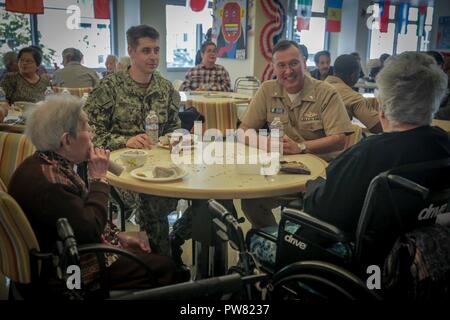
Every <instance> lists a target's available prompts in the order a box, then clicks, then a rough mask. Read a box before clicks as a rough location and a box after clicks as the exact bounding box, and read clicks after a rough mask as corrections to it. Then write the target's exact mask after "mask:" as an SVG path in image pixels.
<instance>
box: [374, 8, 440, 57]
mask: <svg viewBox="0 0 450 320" xmlns="http://www.w3.org/2000/svg"><path fill="white" fill-rule="evenodd" d="M396 8H397V7H396V6H390V8H389V27H388V32H387V33H380V31H379V30H371V32H369V36H370V59H378V58H379V57H380V55H381V54H382V53H389V54H399V53H402V52H404V51H417V50H418V49H419V50H420V51H427V50H429V43H430V31H431V25H432V23H433V7H428V8H427V18H426V21H425V36H423V37H418V36H417V13H418V11H419V9H418V8H414V7H410V8H409V17H408V32H407V33H406V34H404V33H397V31H396V25H397V21H396V17H395V10H396Z"/></svg>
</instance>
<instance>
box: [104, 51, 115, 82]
mask: <svg viewBox="0 0 450 320" xmlns="http://www.w3.org/2000/svg"><path fill="white" fill-rule="evenodd" d="M116 64H117V57H116V56H115V55H113V54H109V55H108V56H107V57H106V61H105V67H106V71H103V72H102V78H105V77H107V76H109V75H110V74H113V73H114V72H115V71H116Z"/></svg>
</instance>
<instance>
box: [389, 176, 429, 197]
mask: <svg viewBox="0 0 450 320" xmlns="http://www.w3.org/2000/svg"><path fill="white" fill-rule="evenodd" d="M387 178H388V180H389V181H390V182H391V183H393V184H395V185H397V186H400V187H403V188H405V189H407V190H409V191H411V192H413V193H416V194H418V195H420V196H421V197H422V198H423V199H426V198H427V197H428V195H429V193H430V190H428V188H425V187H423V186H421V185H420V184H417V183H415V182H413V181H411V180H408V179H406V178H403V177H401V176H398V175H395V174H389V175H388V176H387Z"/></svg>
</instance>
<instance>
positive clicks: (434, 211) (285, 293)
mask: <svg viewBox="0 0 450 320" xmlns="http://www.w3.org/2000/svg"><path fill="white" fill-rule="evenodd" d="M449 201H450V159H443V160H437V161H430V162H424V163H417V164H410V165H406V166H402V167H399V168H395V169H392V170H389V171H386V172H383V173H381V174H379V175H378V176H376V177H375V178H374V179H373V180H372V181H371V183H370V185H369V188H368V191H367V194H366V197H365V201H364V204H363V207H362V211H361V215H360V218H359V221H358V225H357V229H356V233H355V234H354V235H351V234H346V233H345V232H343V231H341V230H339V228H337V227H336V226H333V225H331V224H328V223H326V222H324V221H321V220H319V219H317V218H315V217H313V216H311V215H309V214H307V213H304V212H302V211H301V210H299V209H298V208H291V207H289V205H288V206H287V207H286V208H284V209H283V211H282V216H281V221H280V224H279V228H278V230H275V231H274V230H251V231H250V232H249V233H248V234H247V239H246V240H247V241H246V242H247V247H248V248H249V251H250V252H251V253H253V254H254V255H255V256H257V257H259V261H260V262H261V265H262V266H261V268H262V269H263V270H264V271H265V272H267V273H269V274H272V275H273V276H272V278H271V282H272V284H271V286H272V296H273V297H274V298H280V297H281V298H295V299H297V298H298V299H300V300H307V301H309V300H308V299H312V300H316V299H319V300H322V299H328V298H330V297H332V298H333V299H334V298H336V296H331V295H329V294H330V293H331V294H334V293H337V292H338V296H337V297H344V298H351V299H352V298H355V299H367V298H369V299H372V298H374V299H380V298H384V299H391V298H393V297H396V298H397V299H398V297H399V295H398V294H399V293H400V294H402V296H401V297H403V298H405V299H408V300H416V299H419V298H420V297H423V298H426V299H434V298H439V299H444V296H445V297H447V298H448V297H449V295H450V293H449V292H450V230H449V228H448V227H449V226H450V213H446V212H448V208H450V207H449ZM446 210H447V211H446ZM435 224H438V225H444V226H446V227H442V226H440V228H441V229H438V230H442V233H443V234H444V238H442V239H440V240H439V241H441V243H436V242H437V239H436V240H435V243H431V244H430V246H429V247H433V246H434V248H439V252H440V254H441V256H440V257H433V259H434V258H436V260H437V261H436V260H435V261H434V263H437V262H439V264H440V265H441V267H442V268H441V269H440V270H439V271H440V273H439V275H437V274H436V273H435V274H434V275H435V276H436V277H435V278H434V279H426V280H425V281H428V282H429V283H428V284H427V286H428V289H429V288H432V287H433V288H434V290H433V292H431V291H428V292H426V294H422V295H421V296H419V295H418V292H417V288H414V287H413V284H412V281H411V279H409V277H408V275H407V273H408V272H407V270H409V268H410V267H411V264H412V258H411V257H406V258H405V257H403V258H401V257H400V258H398V257H395V256H394V257H392V252H391V249H392V247H393V246H394V243H396V241H404V240H405V235H407V234H408V233H410V232H415V235H417V232H425V230H426V229H427V228H430V227H433V225H435ZM434 228H435V229H432V230H433V231H432V232H435V231H434V230H436V228H437V227H434ZM402 245H403V246H404V245H405V244H404V243H402ZM416 245H417V246H419V245H420V244H419V243H417V244H416ZM427 246H428V245H425V247H427ZM418 249H419V250H422V249H426V248H418ZM268 251H269V252H272V253H273V254H272V255H268V254H267V252H268ZM400 253H401V254H405V252H400ZM413 253H415V252H413ZM422 253H423V252H422ZM428 254H429V253H428ZM388 256H391V258H393V259H391V261H392V260H393V261H403V265H398V266H396V267H397V270H398V269H399V270H401V271H402V272H403V273H400V274H391V273H388V272H386V265H385V260H386V257H388ZM397 258H398V259H397ZM402 259H403V260H402ZM432 264H433V260H431V261H430V262H429V265H428V267H430V266H432ZM371 266H372V267H373V266H377V267H379V269H380V270H383V266H384V270H383V271H384V272H383V274H382V278H383V279H382V280H383V281H382V282H383V285H382V286H381V287H380V288H377V289H378V290H374V291H370V290H368V289H367V288H368V286H367V282H368V278H369V275H370V273H368V270H371V269H370V268H369V267H371ZM405 273H406V274H405ZM395 276H400V277H401V278H402V279H403V280H405V279H407V280H409V282H408V281H397V279H393V277H395ZM316 277H321V279H320V280H319V279H318V278H316ZM389 282H393V283H396V284H397V286H395V287H394V286H389V285H388V283H389ZM430 282H431V283H432V284H431V283H430ZM333 287H334V288H333ZM331 288H332V289H331ZM396 294H397V295H396Z"/></svg>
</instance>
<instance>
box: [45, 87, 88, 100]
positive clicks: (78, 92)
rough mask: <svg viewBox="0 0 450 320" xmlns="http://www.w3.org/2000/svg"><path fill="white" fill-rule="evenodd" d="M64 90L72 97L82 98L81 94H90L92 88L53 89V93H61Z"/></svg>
mask: <svg viewBox="0 0 450 320" xmlns="http://www.w3.org/2000/svg"><path fill="white" fill-rule="evenodd" d="M64 90H67V91H69V93H70V94H71V95H73V96H77V97H80V98H81V97H83V94H85V93H91V92H92V90H94V88H92V87H86V88H66V87H53V91H55V93H62V92H64Z"/></svg>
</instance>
